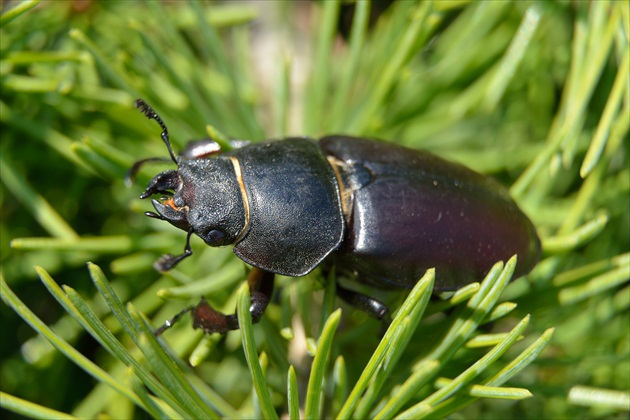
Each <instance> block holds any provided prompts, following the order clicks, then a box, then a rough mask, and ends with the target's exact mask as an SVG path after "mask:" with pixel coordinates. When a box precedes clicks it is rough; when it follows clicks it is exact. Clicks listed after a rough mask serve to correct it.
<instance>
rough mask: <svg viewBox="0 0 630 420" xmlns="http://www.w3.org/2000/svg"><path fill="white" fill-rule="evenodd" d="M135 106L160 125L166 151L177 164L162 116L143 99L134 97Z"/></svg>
mask: <svg viewBox="0 0 630 420" xmlns="http://www.w3.org/2000/svg"><path fill="white" fill-rule="evenodd" d="M134 105H135V107H136V108H138V109H139V110H140V112H142V113H143V114H144V115H145V116H146V117H147V118H148V119H150V120H155V121H157V123H158V124H160V127H162V140H163V141H164V143H165V144H166V147H167V148H168V153H169V154H170V155H171V159H172V160H173V162H175V164H177V158H176V157H175V153H173V148H172V147H171V141H170V139H169V137H168V129H167V128H166V124H164V121H162V118H160V116H159V115H158V114H157V112H155V111H154V110H153V108H151V107H150V106H149V104H147V103H146V102H145V101H144V100H143V99H136V101H135V102H134Z"/></svg>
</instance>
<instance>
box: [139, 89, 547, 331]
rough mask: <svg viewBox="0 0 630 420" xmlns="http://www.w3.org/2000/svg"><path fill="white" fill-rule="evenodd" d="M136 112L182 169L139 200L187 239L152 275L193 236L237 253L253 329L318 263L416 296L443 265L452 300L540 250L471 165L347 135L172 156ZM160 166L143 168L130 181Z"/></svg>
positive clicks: (377, 307) (504, 196)
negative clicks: (286, 283)
mask: <svg viewBox="0 0 630 420" xmlns="http://www.w3.org/2000/svg"><path fill="white" fill-rule="evenodd" d="M135 105H136V107H137V108H139V109H140V110H141V111H142V112H144V114H145V115H146V116H147V117H148V118H149V119H154V120H156V121H157V122H158V123H159V124H160V126H161V127H162V130H163V131H162V140H163V141H164V142H165V143H166V146H167V147H168V151H169V154H170V157H171V159H172V160H173V162H175V163H176V164H177V170H168V171H164V172H162V173H160V174H158V175H157V176H155V178H153V180H151V182H150V183H149V185H148V186H147V188H146V190H145V191H144V193H143V194H142V195H141V196H140V198H148V197H150V196H152V195H154V194H160V195H161V199H160V200H155V199H154V200H153V206H154V207H155V210H156V211H157V213H154V212H147V213H146V215H147V216H150V217H153V218H157V219H160V220H165V221H167V222H169V223H171V224H172V225H173V226H175V227H178V228H180V229H182V230H185V231H187V232H188V236H187V239H186V247H185V251H184V253H183V254H181V255H178V256H174V255H171V254H167V255H164V256H162V258H160V259H159V260H158V261H157V262H156V268H157V269H159V270H161V271H166V270H169V269H170V268H172V267H174V266H175V265H176V264H177V263H179V262H180V261H181V260H182V259H184V258H186V257H188V256H189V255H191V254H192V251H191V248H190V236H191V235H192V234H193V233H195V234H197V235H198V236H199V237H200V238H201V239H203V240H204V241H205V242H206V244H208V245H210V246H223V245H230V244H232V245H234V253H235V254H236V255H237V256H238V257H239V258H241V259H242V260H243V261H245V262H246V263H248V264H250V265H252V266H253V267H254V269H253V270H252V272H251V273H250V275H249V277H248V283H249V285H250V292H251V305H250V312H251V315H252V321H253V322H257V321H258V320H259V319H260V317H261V315H262V314H263V312H264V310H265V308H266V306H267V304H268V303H269V299H270V296H271V293H272V290H273V282H274V276H275V274H282V275H286V276H302V275H305V274H307V273H309V272H310V271H312V270H313V269H314V268H315V267H317V266H318V265H320V263H322V262H324V263H325V266H327V267H330V266H331V265H332V264H334V265H335V267H336V270H337V273H338V274H339V275H341V276H345V277H350V278H352V279H355V280H356V281H358V282H360V283H363V284H366V285H369V286H373V287H377V288H390V289H391V288H402V289H409V288H411V287H413V285H414V284H415V283H416V282H417V280H418V279H419V278H420V277H421V276H422V275H423V274H424V272H425V271H426V270H427V269H428V268H430V267H435V268H436V282H435V289H436V290H438V291H447V290H456V289H458V288H459V287H461V286H464V285H466V284H468V283H470V282H471V281H473V280H475V279H480V278H482V277H483V276H484V275H485V274H486V273H487V272H488V270H489V269H490V267H491V266H492V265H493V264H494V263H495V262H496V261H499V260H506V259H508V258H510V257H511V256H512V255H514V254H518V256H519V264H518V266H517V269H516V273H515V277H517V276H520V275H523V274H526V273H528V272H529V271H530V270H531V269H532V267H533V266H534V265H535V264H536V262H537V261H538V258H539V254H540V241H539V239H538V236H537V234H536V230H535V228H534V226H533V225H532V223H531V222H530V221H529V219H528V218H527V217H526V216H525V215H524V214H523V212H521V210H520V209H519V208H518V207H517V205H516V204H515V203H514V201H513V200H512V199H511V198H510V196H509V195H508V193H507V191H506V190H505V189H504V188H503V187H502V186H501V185H499V184H498V183H497V182H495V181H494V180H492V179H490V178H487V177H485V176H483V175H480V174H478V173H476V172H473V171H472V170H470V169H468V168H465V167H464V166H461V165H458V164H455V163H451V162H448V161H446V160H443V159H441V158H438V157H437V156H434V155H432V154H429V153H425V152H420V151H417V150H412V149H408V148H405V147H401V146H395V145H392V144H387V143H383V142H379V141H374V140H367V139H361V138H355V137H348V136H326V137H324V138H322V139H320V140H319V141H315V140H313V139H310V138H304V137H301V138H287V139H283V140H277V141H265V142H262V143H252V144H247V143H246V142H234V143H233V144H234V146H235V148H234V149H233V150H231V151H228V152H224V153H221V150H220V147H219V146H218V144H217V143H216V142H214V141H213V140H201V141H195V142H191V143H190V144H189V145H188V147H187V148H186V149H185V150H184V152H182V154H181V155H180V156H179V157H176V156H175V154H174V153H173V150H172V148H171V144H170V141H169V136H168V130H167V128H166V126H165V124H164V123H163V122H162V120H161V119H160V117H159V116H158V115H157V114H156V113H155V111H153V109H151V107H149V105H147V104H146V103H145V102H144V101H143V100H141V99H138V100H137V101H136V103H135ZM157 159H159V158H153V159H145V160H142V161H139V162H137V163H136V164H135V165H134V166H133V168H132V169H131V171H130V177H131V176H133V174H135V172H137V170H138V169H139V167H140V165H141V164H143V163H144V162H147V161H150V160H157ZM162 160H163V159H162ZM336 290H337V294H338V295H339V296H340V297H341V298H342V299H344V300H345V301H347V302H348V303H350V304H351V305H353V306H355V307H358V308H360V309H362V310H364V311H366V312H368V313H369V314H371V315H373V316H375V317H376V318H378V319H387V318H388V316H389V311H388V309H387V307H386V306H385V305H384V304H383V303H381V302H379V301H378V300H376V299H374V298H372V297H369V296H366V295H363V294H360V293H358V292H356V291H352V290H350V289H347V288H345V287H341V286H340V285H337V289H336ZM189 310H192V314H193V321H194V324H193V325H194V327H195V328H202V329H203V330H204V331H205V332H206V333H213V332H219V333H225V332H227V331H229V330H234V329H238V321H237V318H236V315H234V314H233V315H223V314H221V313H219V312H217V311H215V310H214V309H212V307H211V306H210V305H209V304H208V303H207V302H206V301H205V300H203V299H202V301H201V302H200V303H199V304H198V305H197V306H196V307H194V308H188V309H186V310H185V311H183V312H182V314H183V313H184V312H186V311H189ZM180 315H181V314H180ZM180 315H178V316H177V317H175V318H174V319H173V320H171V321H169V322H167V323H166V324H165V325H164V326H163V327H162V328H160V329H159V330H158V331H157V332H156V334H159V333H161V332H162V331H164V329H166V328H168V327H169V326H170V325H172V323H173V322H174V321H175V320H176V319H177V318H179V316H180Z"/></svg>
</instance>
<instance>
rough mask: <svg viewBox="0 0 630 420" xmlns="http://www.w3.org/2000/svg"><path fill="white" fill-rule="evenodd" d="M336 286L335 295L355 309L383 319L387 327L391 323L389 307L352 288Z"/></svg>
mask: <svg viewBox="0 0 630 420" xmlns="http://www.w3.org/2000/svg"><path fill="white" fill-rule="evenodd" d="M336 286H337V296H339V297H340V298H341V299H343V300H344V301H346V303H348V304H349V305H352V306H354V307H355V308H357V309H360V310H362V311H363V312H366V313H367V314H369V315H371V316H373V317H374V318H376V319H378V320H381V321H383V326H384V327H387V326H389V324H390V323H391V317H390V314H389V308H387V306H386V305H385V304H384V303H383V302H381V301H379V300H378V299H375V298H373V297H370V296H367V295H364V294H361V293H359V292H355V291H354V290H350V289H346V288H345V287H342V286H340V285H339V284H337V285H336Z"/></svg>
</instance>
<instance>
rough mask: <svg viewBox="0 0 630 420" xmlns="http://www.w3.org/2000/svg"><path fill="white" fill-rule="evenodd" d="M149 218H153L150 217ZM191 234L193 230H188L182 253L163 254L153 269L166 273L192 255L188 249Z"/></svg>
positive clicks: (190, 249) (189, 248)
mask: <svg viewBox="0 0 630 420" xmlns="http://www.w3.org/2000/svg"><path fill="white" fill-rule="evenodd" d="M150 217H154V216H153V215H151V216H150ZM192 234H193V230H192V229H190V230H189V231H188V236H186V246H185V247H184V253H183V254H180V255H173V254H164V255H162V256H161V257H160V258H159V259H158V260H157V261H156V262H155V263H154V264H153V267H154V268H155V269H156V270H157V271H160V272H164V271H168V270H170V269H171V268H173V267H175V266H176V265H177V264H179V263H180V261H181V260H183V259H184V258H186V257H190V256H191V255H192V253H193V252H192V248H191V247H190V237H191V236H192Z"/></svg>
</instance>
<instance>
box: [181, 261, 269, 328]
mask: <svg viewBox="0 0 630 420" xmlns="http://www.w3.org/2000/svg"><path fill="white" fill-rule="evenodd" d="M274 277H275V274H274V273H271V272H269V271H264V270H261V269H259V268H254V269H253V270H252V271H251V272H250V273H249V276H248V277H247V283H248V284H249V295H250V296H249V299H250V306H249V312H250V314H251V316H252V323H254V324H255V323H257V322H258V321H259V320H260V318H261V317H262V314H263V313H264V312H265V309H266V308H267V305H268V304H269V301H270V300H271V294H272V292H273V283H274ZM192 317H193V328H201V329H202V330H203V332H205V333H206V334H212V333H219V334H225V333H226V332H228V331H231V330H238V329H239V325H238V317H237V315H236V313H234V314H231V315H224V314H222V313H221V312H218V311H216V310H215V309H214V308H212V306H210V304H209V303H208V302H207V301H206V300H205V299H201V302H199V304H198V305H197V306H195V307H194V308H193V309H192Z"/></svg>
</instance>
